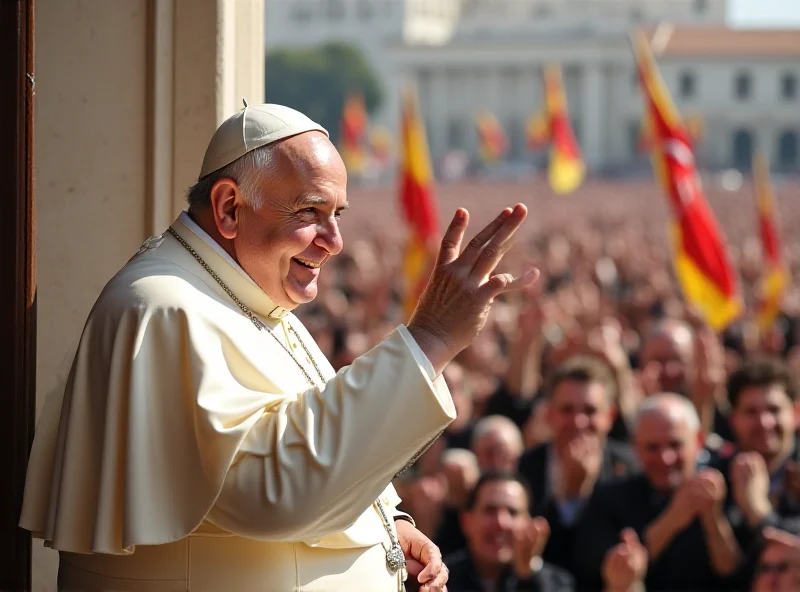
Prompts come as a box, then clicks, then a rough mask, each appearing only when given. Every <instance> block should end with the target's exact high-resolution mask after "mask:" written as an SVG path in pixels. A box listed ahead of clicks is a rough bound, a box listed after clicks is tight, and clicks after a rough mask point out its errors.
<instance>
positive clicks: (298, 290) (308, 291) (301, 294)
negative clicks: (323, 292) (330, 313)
mask: <svg viewBox="0 0 800 592" xmlns="http://www.w3.org/2000/svg"><path fill="white" fill-rule="evenodd" d="M317 292H318V290H317V283H316V282H314V283H313V284H310V285H307V286H298V287H292V288H291V289H287V290H286V295H287V296H288V297H289V300H291V301H292V302H293V303H294V305H295V306H299V305H301V304H308V303H309V302H311V301H312V300H314V298H316V297H317Z"/></svg>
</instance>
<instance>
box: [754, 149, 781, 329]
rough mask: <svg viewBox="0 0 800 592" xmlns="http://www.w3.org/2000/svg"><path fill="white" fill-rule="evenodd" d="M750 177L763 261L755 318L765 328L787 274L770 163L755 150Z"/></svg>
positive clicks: (776, 310)
mask: <svg viewBox="0 0 800 592" xmlns="http://www.w3.org/2000/svg"><path fill="white" fill-rule="evenodd" d="M753 180H754V182H755V192H756V202H757V206H758V226H759V231H760V233H761V245H762V252H763V265H764V271H763V274H762V276H761V281H760V282H759V286H758V289H757V301H756V322H757V324H758V327H759V328H760V329H761V330H764V329H767V328H769V327H771V326H772V323H774V322H775V317H777V316H778V313H779V312H780V309H781V302H782V299H783V291H784V289H785V288H786V284H787V282H788V276H787V273H786V269H785V267H784V265H783V260H782V257H781V245H780V238H779V235H778V225H777V217H776V215H775V200H774V198H773V195H772V186H771V183H770V180H769V166H768V165H767V161H766V158H764V155H763V154H757V155H756V156H755V157H754V158H753Z"/></svg>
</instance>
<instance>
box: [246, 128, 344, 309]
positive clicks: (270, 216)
mask: <svg viewBox="0 0 800 592" xmlns="http://www.w3.org/2000/svg"><path fill="white" fill-rule="evenodd" d="M260 192H261V195H258V196H249V197H250V200H251V203H252V202H255V203H257V204H258V207H248V206H246V207H244V208H243V209H242V210H240V211H239V214H238V216H239V217H238V230H237V232H236V236H235V238H234V239H233V245H234V249H235V252H236V258H237V260H238V262H239V264H240V265H241V266H242V268H243V269H244V270H245V271H246V272H247V273H248V275H250V277H252V278H253V280H254V281H255V282H256V283H257V284H258V285H259V286H260V287H261V289H262V290H264V292H266V293H267V295H268V296H269V297H270V298H272V300H274V301H275V303H276V304H277V305H279V306H282V307H284V308H288V309H292V308H294V307H296V306H297V305H299V304H304V303H306V302H310V301H311V300H313V299H314V298H315V297H316V295H317V278H318V277H319V274H320V271H321V267H322V266H323V265H324V264H325V262H326V261H327V260H328V259H330V258H331V257H332V256H334V255H337V254H338V253H340V252H341V250H342V236H341V234H340V233H339V216H340V214H341V211H342V210H343V209H345V208H346V207H347V199H346V194H347V172H346V170H345V167H344V163H343V162H342V159H341V157H340V156H339V153H338V152H337V151H336V148H335V147H334V146H333V144H332V143H331V142H330V140H328V138H327V137H326V136H325V135H324V134H322V133H320V132H307V133H304V134H300V135H298V136H294V137H291V138H288V139H287V140H284V141H282V142H280V144H278V145H276V146H275V148H274V149H273V155H272V162H271V166H270V171H269V173H268V174H266V175H265V180H264V183H263V184H262V185H261V187H260Z"/></svg>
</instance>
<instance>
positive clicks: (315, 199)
mask: <svg viewBox="0 0 800 592" xmlns="http://www.w3.org/2000/svg"><path fill="white" fill-rule="evenodd" d="M298 205H301V206H325V205H328V200H327V199H325V198H324V197H321V196H319V195H305V196H303V197H301V198H300V200H299V201H298ZM349 207H350V203H349V202H347V201H344V202H342V203H341V204H339V206H338V207H337V208H336V209H337V210H346V209H347V208H349Z"/></svg>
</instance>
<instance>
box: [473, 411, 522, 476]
mask: <svg viewBox="0 0 800 592" xmlns="http://www.w3.org/2000/svg"><path fill="white" fill-rule="evenodd" d="M471 448H472V452H474V453H475V456H476V457H477V459H478V467H479V468H480V470H481V472H484V473H485V472H489V471H506V472H509V471H515V470H516V468H517V463H518V462H519V457H520V456H521V455H522V451H523V449H524V444H523V442H522V432H520V431H519V428H518V427H517V424H515V423H514V422H513V421H511V420H510V419H509V418H507V417H505V416H504V415H490V416H488V417H483V418H481V419H479V420H478V421H477V422H476V423H475V428H474V430H473V432H472V446H471Z"/></svg>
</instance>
